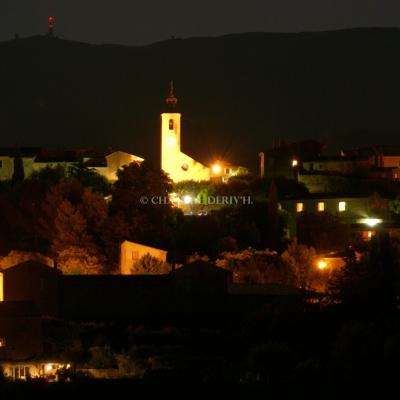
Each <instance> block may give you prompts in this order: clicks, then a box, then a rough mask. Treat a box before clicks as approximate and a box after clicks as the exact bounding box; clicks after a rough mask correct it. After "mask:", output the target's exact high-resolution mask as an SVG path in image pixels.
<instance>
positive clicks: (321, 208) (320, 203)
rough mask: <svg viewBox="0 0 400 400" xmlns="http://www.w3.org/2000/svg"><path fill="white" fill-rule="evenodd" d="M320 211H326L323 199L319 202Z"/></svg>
mask: <svg viewBox="0 0 400 400" xmlns="http://www.w3.org/2000/svg"><path fill="white" fill-rule="evenodd" d="M318 211H321V212H322V211H325V203H324V202H323V201H320V202H318Z"/></svg>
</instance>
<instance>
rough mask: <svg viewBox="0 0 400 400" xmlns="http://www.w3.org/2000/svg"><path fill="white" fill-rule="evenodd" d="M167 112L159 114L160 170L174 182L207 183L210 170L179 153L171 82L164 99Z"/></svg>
mask: <svg viewBox="0 0 400 400" xmlns="http://www.w3.org/2000/svg"><path fill="white" fill-rule="evenodd" d="M166 103H167V107H168V109H169V110H168V112H164V113H162V114H161V168H162V169H163V170H164V172H166V173H167V174H168V175H169V177H170V178H171V179H172V180H173V181H174V182H181V181H188V180H193V181H208V180H210V178H211V169H210V168H209V167H207V166H205V165H203V164H202V163H200V162H198V161H196V160H194V159H193V158H192V157H190V156H188V155H187V154H185V153H183V152H182V151H181V118H182V114H181V113H179V112H177V111H176V105H177V103H178V100H177V98H176V97H175V96H174V87H173V83H172V82H171V88H170V93H169V96H168V97H167V99H166Z"/></svg>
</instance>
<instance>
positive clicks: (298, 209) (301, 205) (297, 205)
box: [296, 203, 304, 213]
mask: <svg viewBox="0 0 400 400" xmlns="http://www.w3.org/2000/svg"><path fill="white" fill-rule="evenodd" d="M303 210H304V204H303V203H297V204H296V211H297V212H298V213H300V212H303Z"/></svg>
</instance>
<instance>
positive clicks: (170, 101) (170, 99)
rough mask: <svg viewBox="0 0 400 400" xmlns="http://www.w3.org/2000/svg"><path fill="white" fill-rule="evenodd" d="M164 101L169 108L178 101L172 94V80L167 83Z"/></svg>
mask: <svg viewBox="0 0 400 400" xmlns="http://www.w3.org/2000/svg"><path fill="white" fill-rule="evenodd" d="M165 101H166V103H167V105H168V106H169V107H171V108H174V107H175V106H176V105H177V103H178V99H177V98H176V97H175V95H174V81H171V82H170V84H169V96H168V97H167V98H166V99H165Z"/></svg>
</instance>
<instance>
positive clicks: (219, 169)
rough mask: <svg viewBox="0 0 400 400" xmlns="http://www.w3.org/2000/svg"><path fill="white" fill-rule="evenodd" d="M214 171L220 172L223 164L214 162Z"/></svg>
mask: <svg viewBox="0 0 400 400" xmlns="http://www.w3.org/2000/svg"><path fill="white" fill-rule="evenodd" d="M212 171H213V173H214V174H219V173H220V172H221V166H220V165H219V164H214V165H213V167H212Z"/></svg>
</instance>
